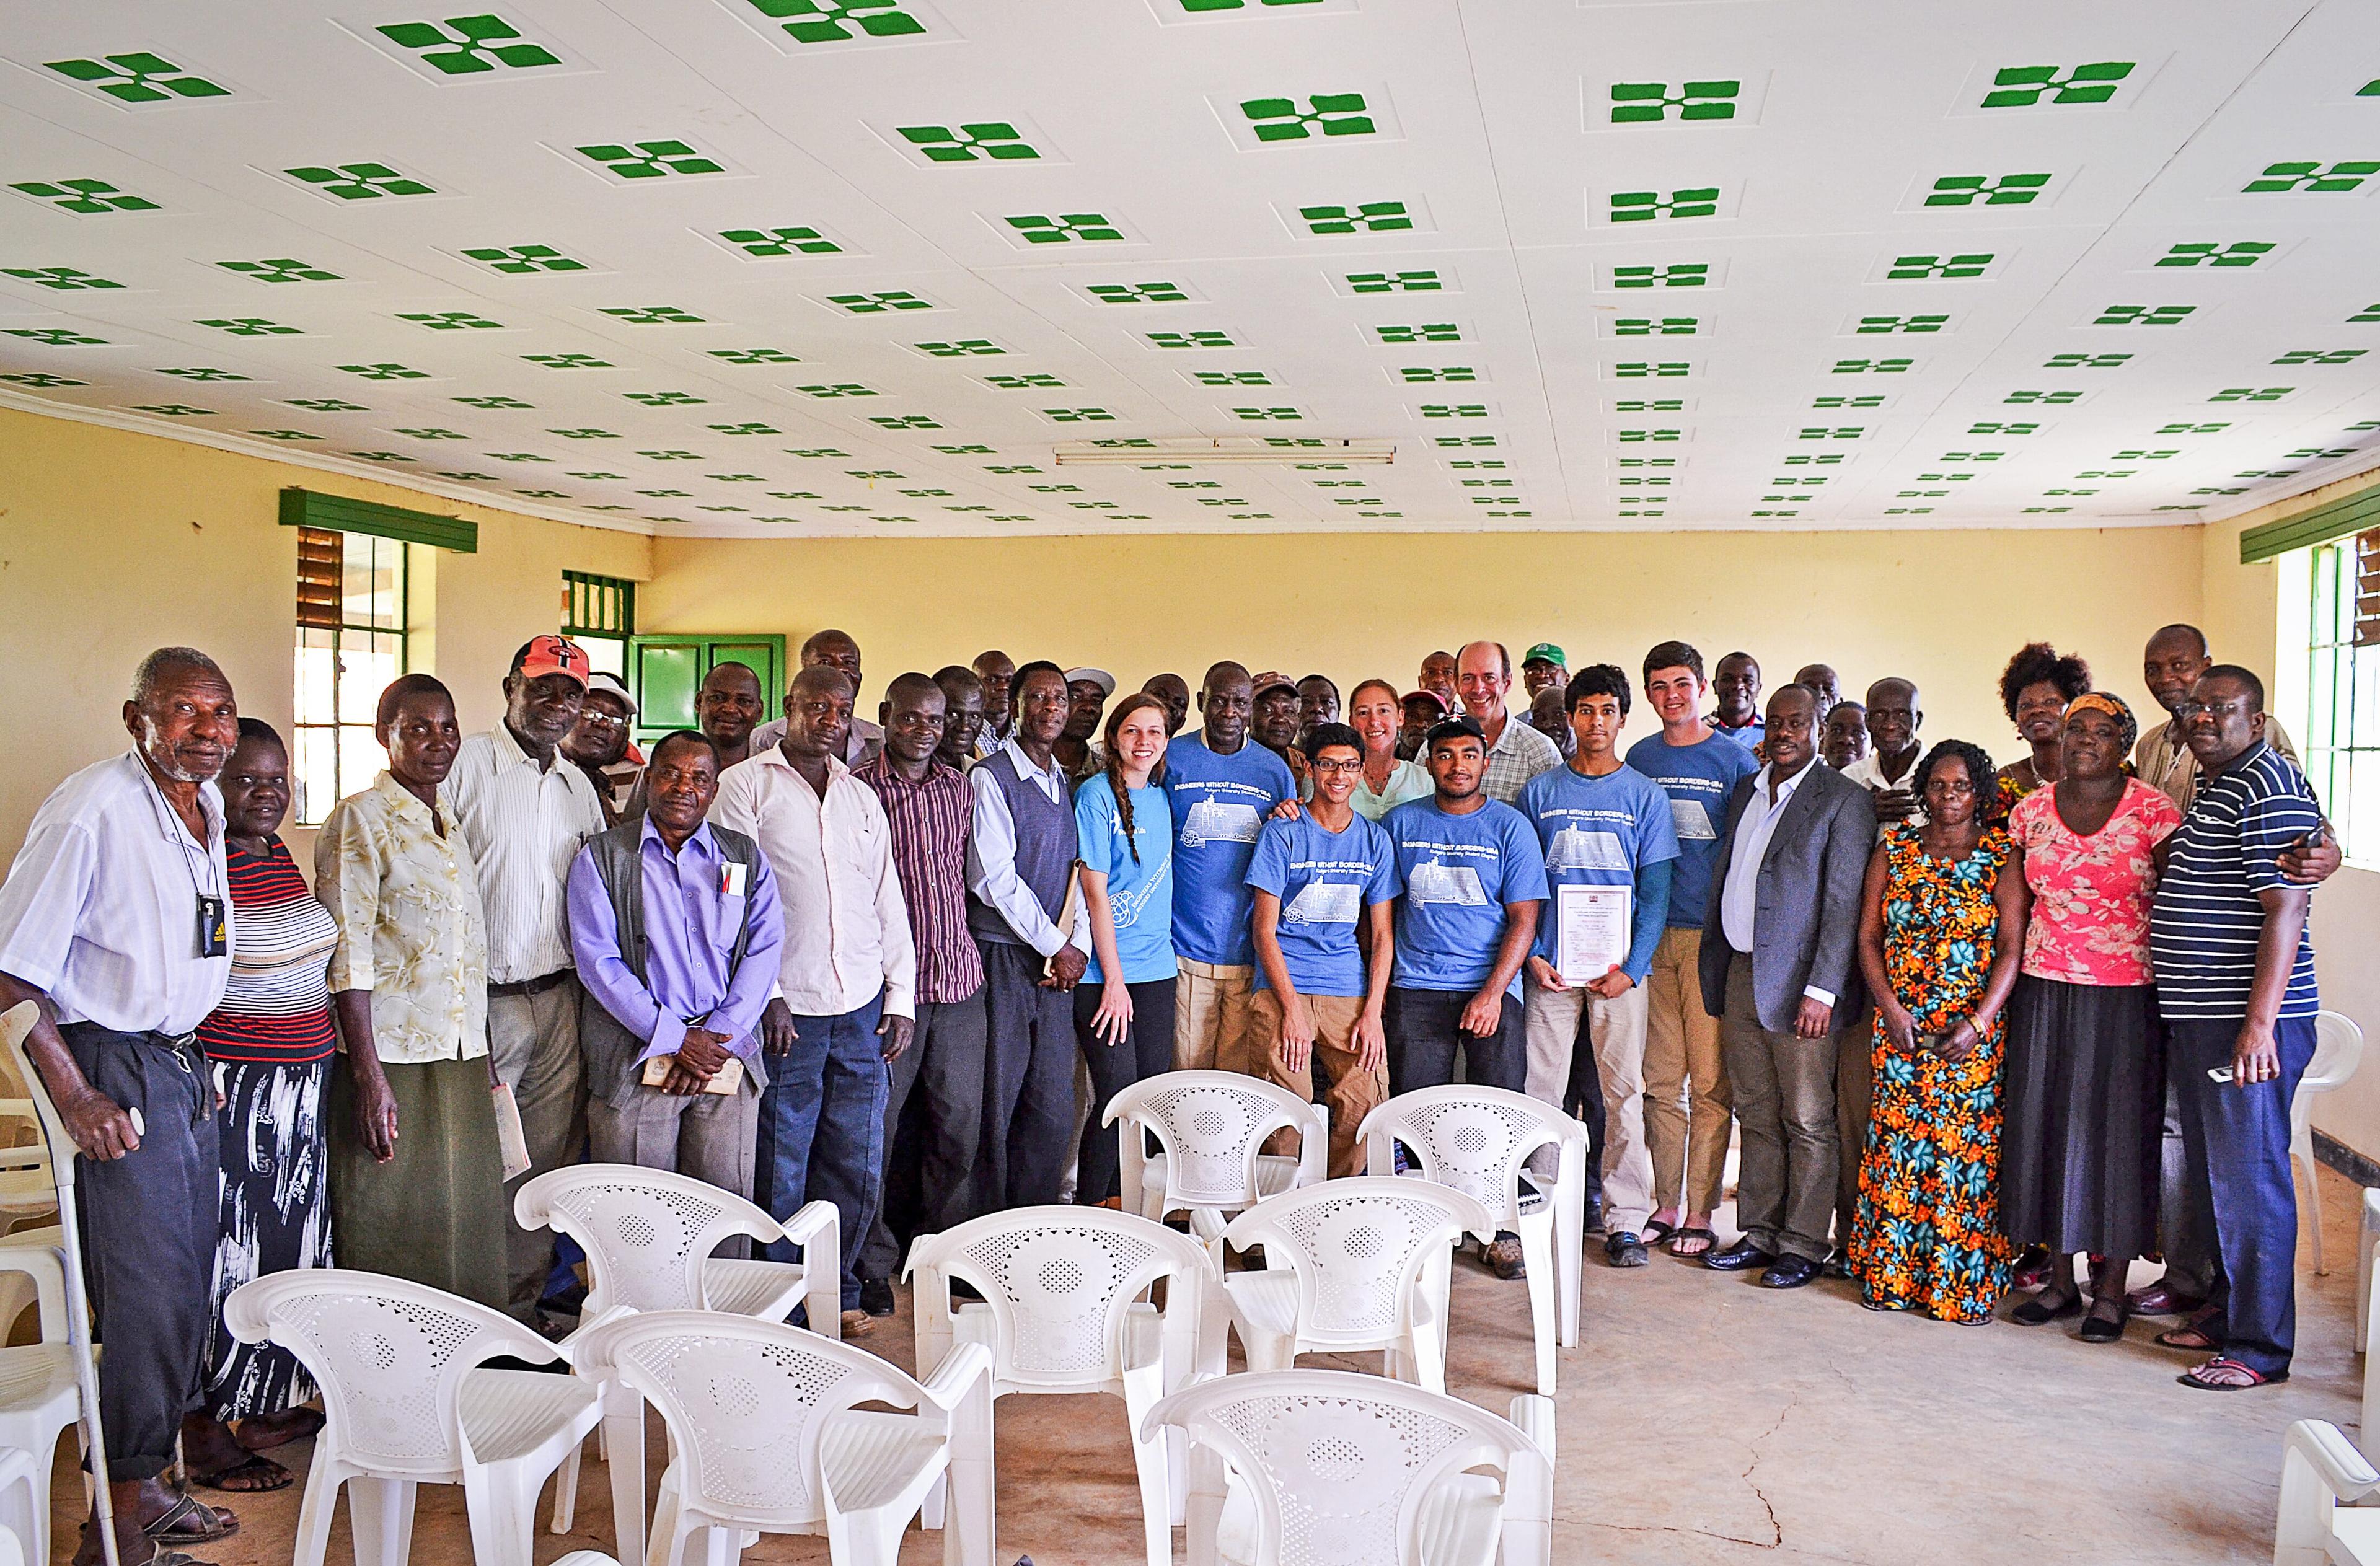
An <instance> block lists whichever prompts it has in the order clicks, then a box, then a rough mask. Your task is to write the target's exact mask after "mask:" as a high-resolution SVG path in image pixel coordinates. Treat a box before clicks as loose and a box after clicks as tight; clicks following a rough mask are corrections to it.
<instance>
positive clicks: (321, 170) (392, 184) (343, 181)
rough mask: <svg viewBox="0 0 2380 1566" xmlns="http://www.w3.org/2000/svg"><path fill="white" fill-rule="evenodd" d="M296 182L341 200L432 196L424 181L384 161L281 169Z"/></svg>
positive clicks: (303, 165)
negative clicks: (379, 162) (381, 162)
mask: <svg viewBox="0 0 2380 1566" xmlns="http://www.w3.org/2000/svg"><path fill="white" fill-rule="evenodd" d="M281 172H282V173H284V174H285V175H287V176H289V177H290V178H292V179H294V180H296V181H297V182H298V183H299V184H301V185H304V186H307V187H309V188H312V189H314V190H317V191H320V192H321V193H322V195H325V196H329V197H332V198H334V199H335V200H342V201H372V200H380V199H381V198H383V197H384V196H434V195H436V194H437V191H436V190H435V189H434V188H431V186H430V185H429V184H428V183H427V182H425V181H423V180H420V179H417V178H415V177H414V176H411V175H409V174H405V173H401V172H400V171H398V170H397V169H395V168H392V167H391V166H389V165H388V164H374V163H363V164H335V165H322V164H300V165H299V166H297V167H296V168H288V169H284V170H282V171H281Z"/></svg>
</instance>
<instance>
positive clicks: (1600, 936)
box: [1554, 884, 1635, 984]
mask: <svg viewBox="0 0 2380 1566" xmlns="http://www.w3.org/2000/svg"><path fill="white" fill-rule="evenodd" d="M1634 898H1635V890H1634V888H1633V887H1626V886H1576V885H1569V884H1565V885H1561V886H1558V887H1556V888H1554V957H1555V962H1554V970H1555V971H1556V972H1557V973H1560V975H1561V977H1562V982H1563V983H1564V984H1585V983H1586V982H1587V981H1588V980H1589V979H1596V978H1601V977H1603V976H1604V975H1605V974H1608V973H1609V972H1610V971H1611V970H1612V969H1613V968H1616V967H1618V966H1619V965H1621V964H1622V963H1624V962H1626V961H1627V960H1628V938H1629V933H1630V929H1629V927H1630V922H1631V913H1632V910H1631V907H1630V904H1632V903H1633V901H1634Z"/></svg>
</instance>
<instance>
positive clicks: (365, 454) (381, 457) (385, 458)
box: [347, 451, 413, 462]
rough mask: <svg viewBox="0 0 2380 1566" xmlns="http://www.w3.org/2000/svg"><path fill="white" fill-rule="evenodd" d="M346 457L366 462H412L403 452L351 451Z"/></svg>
mask: <svg viewBox="0 0 2380 1566" xmlns="http://www.w3.org/2000/svg"><path fill="white" fill-rule="evenodd" d="M347 455H349V456H353V457H359V458H361V459H362V460H364V461H366V462H411V461H412V460H413V458H411V457H409V456H407V455H405V454H404V453H403V452H394V451H351V452H349V453H348V454H347Z"/></svg>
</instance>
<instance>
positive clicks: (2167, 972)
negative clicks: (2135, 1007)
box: [2149, 741, 2322, 1022]
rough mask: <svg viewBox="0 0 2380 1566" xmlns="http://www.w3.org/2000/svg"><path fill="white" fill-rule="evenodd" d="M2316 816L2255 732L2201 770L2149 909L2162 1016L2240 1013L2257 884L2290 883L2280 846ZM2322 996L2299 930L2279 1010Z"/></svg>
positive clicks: (2259, 923) (2298, 776) (2298, 1010)
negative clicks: (2234, 753) (2233, 752)
mask: <svg viewBox="0 0 2380 1566" xmlns="http://www.w3.org/2000/svg"><path fill="white" fill-rule="evenodd" d="M2321 820H2322V807H2321V806H2320V805H2319V804H2318V803H2316V801H2315V799H2314V796H2313V789H2311V788H2309V787H2307V786H2306V780H2305V774H2304V773H2303V772H2301V771H2298V768H2297V763H2296V762H2294V761H2291V760H2290V759H2289V758H2287V757H2285V756H2283V755H2282V754H2281V753H2280V752H2278V751H2277V750H2275V749H2274V748H2273V747H2271V746H2268V745H2265V744H2264V743H2263V742H2261V741H2259V742H2258V743H2257V744H2256V746H2255V747H2253V748H2252V749H2250V750H2249V751H2247V752H2246V753H2245V754H2244V755H2242V756H2240V758H2239V759H2237V760H2235V761H2233V762H2232V763H2231V765H2229V766H2228V767H2226V768H2225V769H2224V770H2223V771H2221V772H2219V773H2216V774H2214V775H2212V776H2205V775H2202V777H2201V779H2200V783H2199V788H2198V797H2197V798H2196V799H2195V800H2193V801H2192V804H2191V807H2190V813H2189V814H2188V815H2187V816H2185V817H2183V818H2182V822H2181V827H2180V830H2179V831H2177V832H2175V833H2174V834H2173V837H2172V839H2171V842H2170V844H2169V846H2168V851H2167V858H2166V866H2165V876H2164V879H2162V880H2159V881H2158V882H2157V889H2156V904H2155V910H2154V911H2153V912H2152V913H2151V915H2150V917H2149V953H2150V956H2151V959H2152V960H2153V962H2154V964H2155V968H2156V985H2157V1010H2158V1011H2159V1012H2160V1013H2162V1014H2164V1015H2165V1016H2166V1017H2168V1019H2172V1020H2179V1021H2202V1022H2232V1021H2243V1020H2245V1019H2246V1017H2247V1015H2248V991H2249V988H2250V986H2251V985H2252V984H2253V981H2254V979H2255V975H2256V941H2257V937H2258V936H2259V934H2260V933H2261V932H2262V931H2263V929H2264V927H2265V905H2264V904H2262V903H2261V902H2259V901H2258V900H2257V893H2258V892H2266V891H2270V890H2271V889H2272V888H2274V887H2279V886H2288V885H2289V884H2291V883H2290V881H2289V878H2288V877H2287V876H2285V875H2283V874H2282V873H2281V868H2280V863H2279V859H2280V855H2281V853H2282V851H2283V850H2284V849H2287V848H2288V847H2289V845H2290V844H2294V843H2296V842H2297V841H2298V840H2299V839H2300V838H2302V837H2304V836H2305V835H2306V834H2307V833H2309V832H2313V830H2314V828H2315V827H2316V826H2317V825H2319V824H2320V823H2321ZM2309 923H2311V921H2309ZM2321 1005H2322V1002H2321V1000H2320V997H2319V995H2318V994H2317V992H2316V990H2315V989H2314V977H2313V936H2312V934H2311V933H2310V932H2308V931H2303V930H2301V931H2300V932H2299V935H2298V953H2297V960H2296V962H2295V963H2294V964H2293V965H2291V967H2290V969H2289V989H2288V991H2287V992H2286V993H2285V994H2284V995H2283V996H2282V999H2281V1015H2282V1016H2285V1017H2310V1016H2312V1015H2313V1014H2314V1013H2315V1012H2317V1011H2318V1010H2320V1009H2321Z"/></svg>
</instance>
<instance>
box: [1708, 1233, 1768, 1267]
mask: <svg viewBox="0 0 2380 1566" xmlns="http://www.w3.org/2000/svg"><path fill="white" fill-rule="evenodd" d="M1776 1259H1777V1257H1776V1256H1774V1255H1772V1254H1771V1253H1769V1252H1767V1251H1764V1250H1762V1249H1761V1248H1760V1247H1759V1246H1757V1245H1755V1244H1753V1243H1752V1242H1751V1241H1749V1240H1738V1241H1737V1242H1736V1243H1735V1244H1732V1245H1730V1246H1729V1247H1728V1248H1727V1249H1725V1250H1723V1251H1713V1252H1711V1253H1710V1254H1709V1255H1708V1256H1705V1257H1703V1265H1704V1266H1705V1267H1707V1268H1709V1269H1711V1270H1712V1271H1713V1272H1748V1271H1750V1270H1751V1269H1754V1268H1755V1267H1767V1266H1768V1265H1769V1264H1770V1263H1772V1262H1774V1261H1775V1260H1776Z"/></svg>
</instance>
